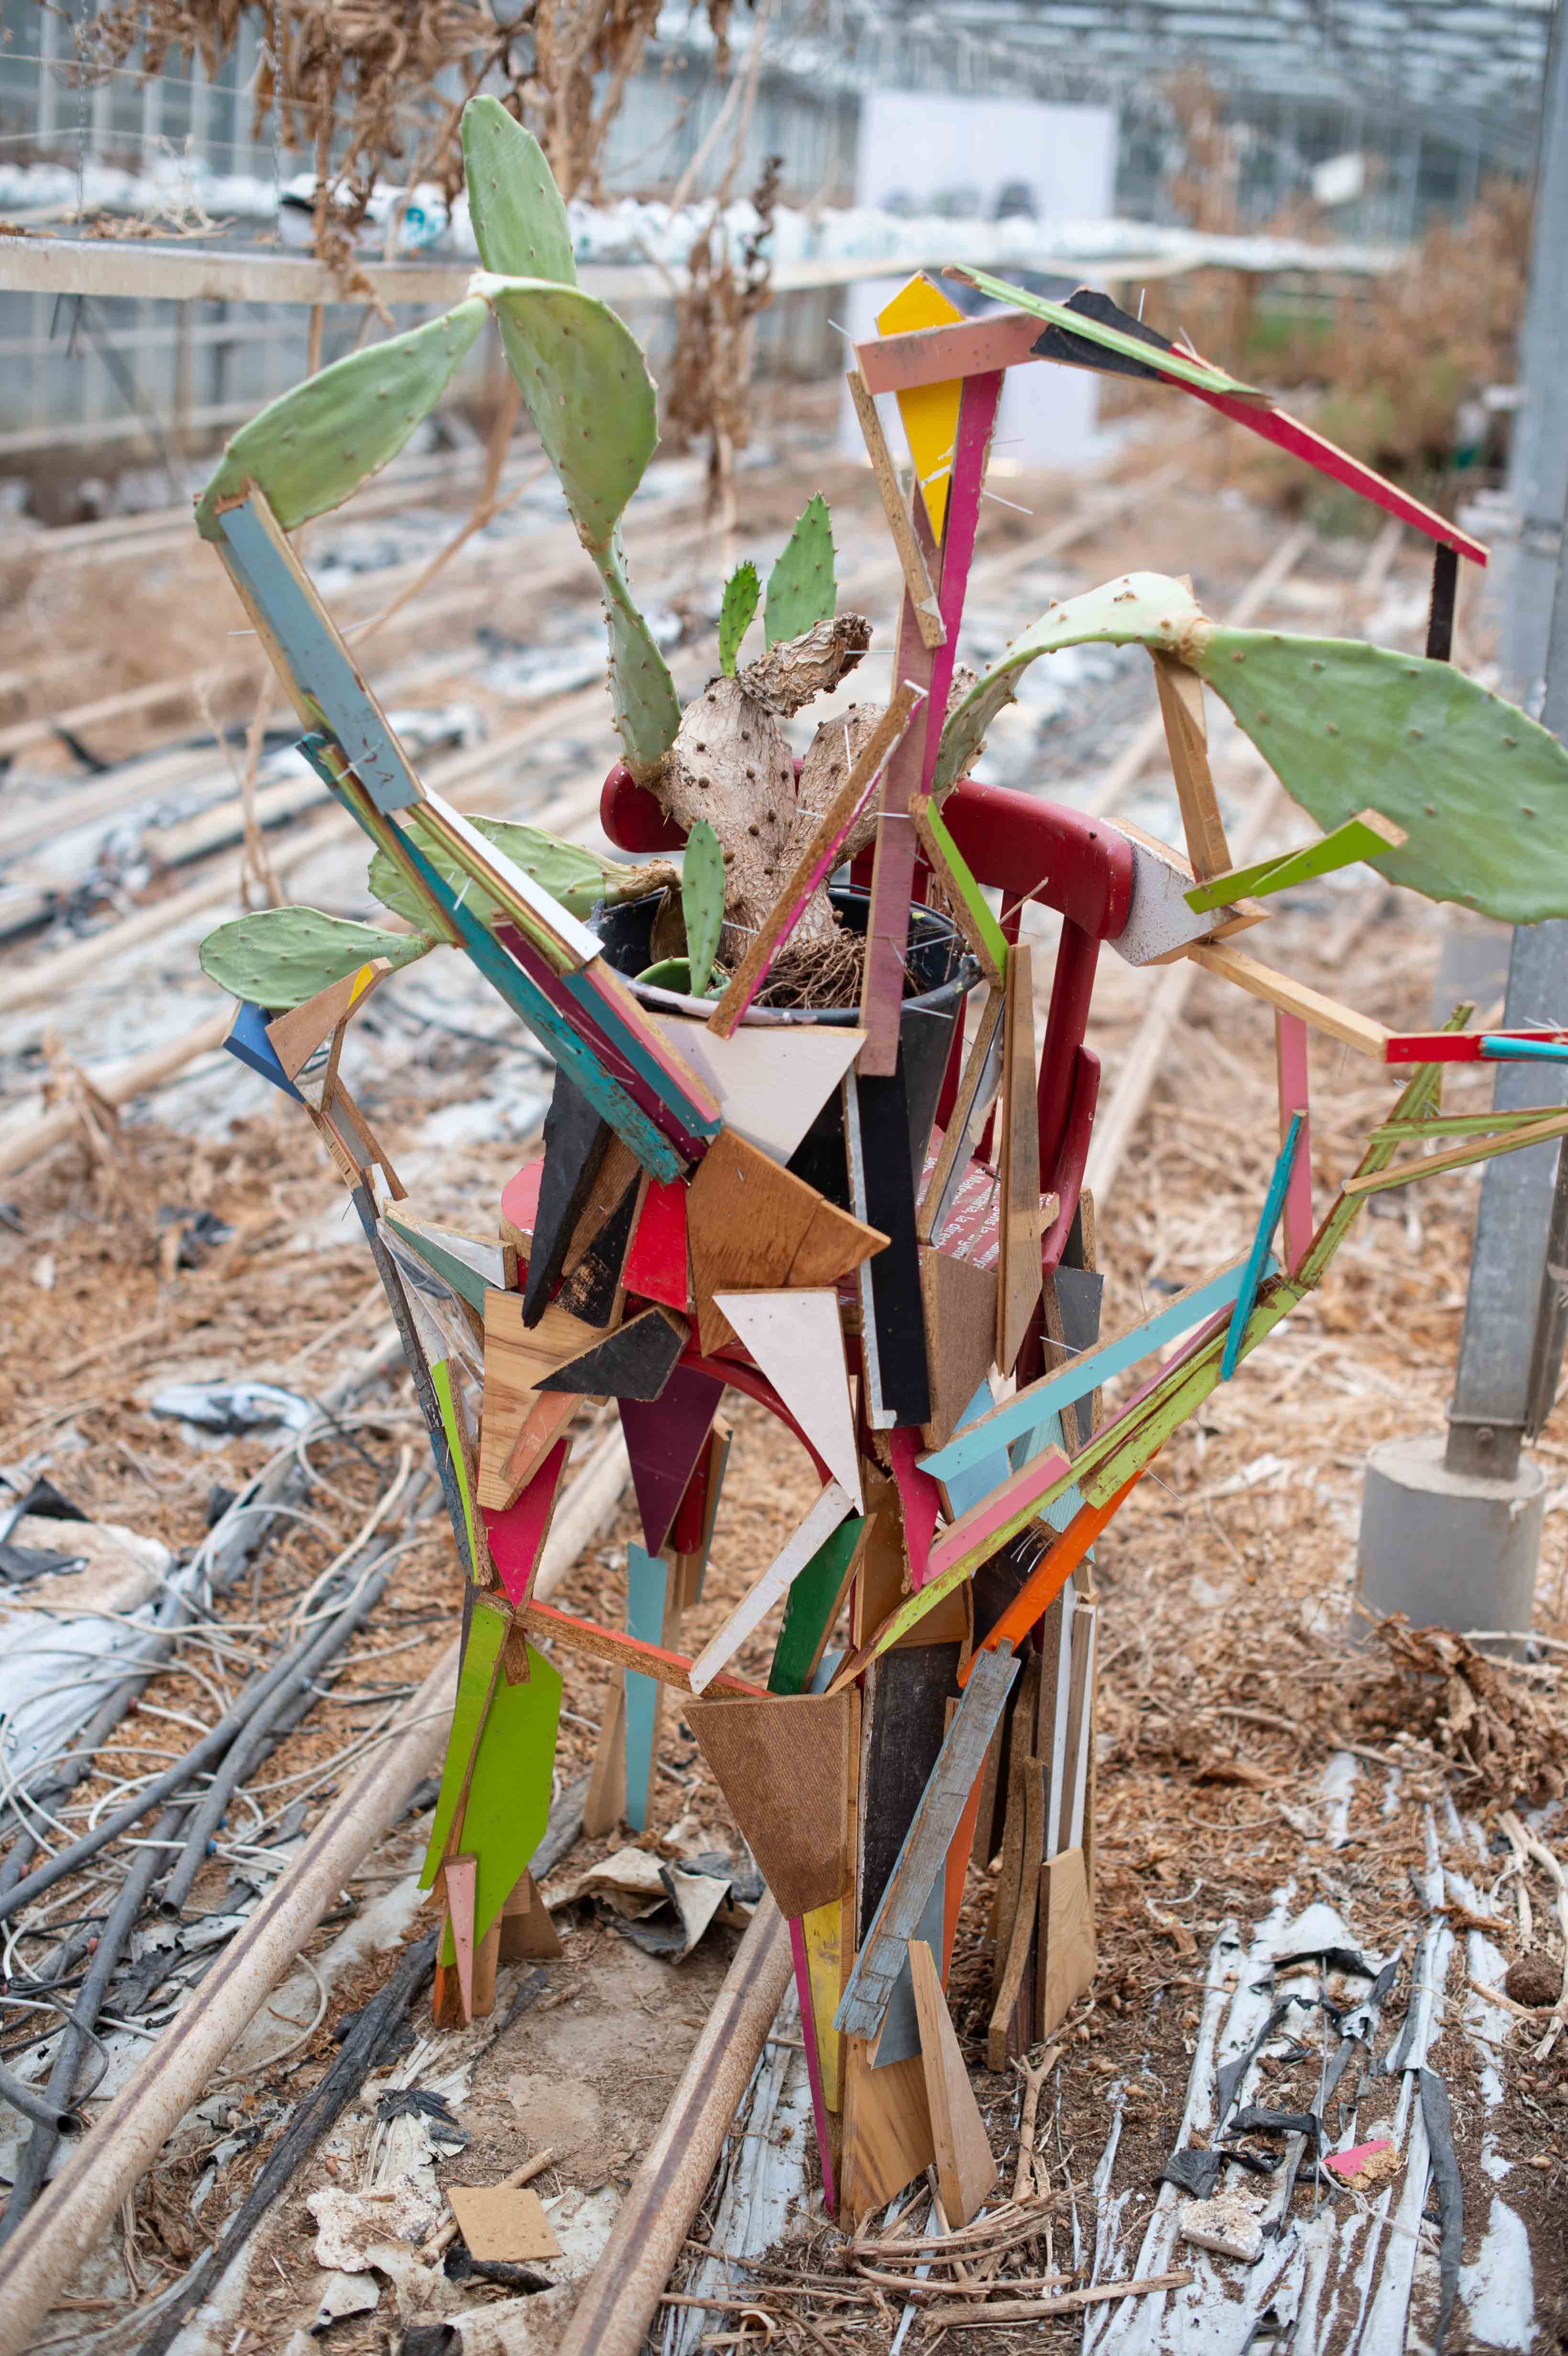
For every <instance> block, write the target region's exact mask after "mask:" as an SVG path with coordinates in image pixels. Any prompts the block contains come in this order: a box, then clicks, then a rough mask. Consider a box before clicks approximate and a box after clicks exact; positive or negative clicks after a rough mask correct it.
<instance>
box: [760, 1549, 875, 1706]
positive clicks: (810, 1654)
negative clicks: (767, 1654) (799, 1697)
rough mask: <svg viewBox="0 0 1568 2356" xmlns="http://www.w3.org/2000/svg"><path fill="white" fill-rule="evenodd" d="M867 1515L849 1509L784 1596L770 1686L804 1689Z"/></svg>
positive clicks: (771, 1689) (772, 1689)
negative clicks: (781, 1622) (845, 1518)
mask: <svg viewBox="0 0 1568 2356" xmlns="http://www.w3.org/2000/svg"><path fill="white" fill-rule="evenodd" d="M867 1519H868V1516H867V1515H864V1514H852V1515H850V1516H849V1519H848V1521H847V1522H840V1523H839V1525H838V1527H837V1529H836V1530H835V1531H834V1533H833V1535H832V1537H830V1538H827V1540H825V1542H824V1543H823V1544H822V1545H821V1546H819V1547H817V1549H816V1553H815V1554H814V1555H813V1556H812V1558H811V1560H810V1561H809V1562H808V1563H807V1564H806V1566H805V1569H804V1570H803V1571H802V1572H801V1574H800V1576H799V1578H798V1579H795V1580H793V1581H792V1582H791V1584H790V1587H789V1590H788V1592H787V1593H786V1595H785V1597H784V1624H783V1626H782V1627H781V1628H780V1630H779V1639H778V1643H777V1644H775V1645H774V1647H773V1667H772V1669H771V1670H770V1671H769V1673H768V1691H769V1692H770V1693H777V1694H798V1693H804V1692H805V1687H806V1679H807V1677H808V1676H809V1675H810V1671H811V1665H812V1662H813V1661H814V1660H815V1659H816V1655H817V1654H818V1652H819V1651H820V1649H821V1647H822V1644H823V1641H824V1639H825V1637H826V1635H827V1619H828V1615H829V1613H830V1612H832V1611H833V1609H834V1606H835V1605H836V1604H837V1601H838V1596H839V1590H841V1589H842V1587H843V1584H844V1574H845V1572H846V1571H847V1570H848V1567H849V1563H850V1560H851V1558H853V1555H854V1552H855V1548H856V1547H858V1546H859V1543H860V1534H861V1532H862V1531H863V1530H864V1528H865V1526H866V1523H867Z"/></svg>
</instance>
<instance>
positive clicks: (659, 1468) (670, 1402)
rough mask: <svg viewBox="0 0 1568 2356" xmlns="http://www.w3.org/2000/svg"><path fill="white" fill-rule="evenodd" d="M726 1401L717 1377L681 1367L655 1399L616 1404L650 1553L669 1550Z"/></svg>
mask: <svg viewBox="0 0 1568 2356" xmlns="http://www.w3.org/2000/svg"><path fill="white" fill-rule="evenodd" d="M723 1396H724V1385H723V1383H722V1381H721V1380H720V1379H719V1378H718V1377H716V1376H712V1375H706V1374H700V1373H699V1372H698V1371H697V1369H696V1368H695V1367H692V1366H677V1368H676V1370H675V1372H674V1374H673V1375H671V1376H670V1377H669V1380H668V1381H667V1383H666V1385H665V1387H664V1388H663V1390H662V1391H661V1392H660V1393H659V1396H658V1398H656V1399H651V1400H645V1399H630V1398H623V1399H619V1400H617V1402H616V1405H617V1408H618V1410H619V1413H620V1418H621V1429H622V1430H623V1431H624V1434H625V1436H626V1454H627V1456H628V1458H629V1459H630V1462H631V1467H632V1488H633V1491H634V1493H635V1497H636V1501H637V1516H638V1519H639V1520H640V1521H641V1523H642V1526H643V1543H644V1545H645V1547H647V1550H648V1552H649V1553H650V1554H659V1553H662V1552H663V1550H664V1547H665V1545H666V1542H667V1539H668V1537H669V1534H670V1530H671V1528H672V1526H673V1525H674V1522H675V1517H676V1515H677V1511H678V1510H679V1506H680V1501H681V1499H682V1497H684V1495H685V1494H686V1489H687V1484H688V1482H689V1481H690V1479H691V1476H692V1473H693V1472H695V1471H696V1469H697V1466H698V1463H699V1461H700V1459H701V1456H702V1452H703V1451H704V1449H705V1448H706V1447H707V1445H708V1437H709V1432H710V1431H711V1430H712V1428H713V1419H714V1417H715V1416H716V1415H717V1413H718V1412H719V1402H720V1399H721V1398H723Z"/></svg>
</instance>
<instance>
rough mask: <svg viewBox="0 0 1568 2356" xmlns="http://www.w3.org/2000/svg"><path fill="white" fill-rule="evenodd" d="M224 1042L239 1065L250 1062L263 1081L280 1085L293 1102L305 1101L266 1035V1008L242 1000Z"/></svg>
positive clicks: (274, 1085)
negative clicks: (236, 1058) (236, 1057)
mask: <svg viewBox="0 0 1568 2356" xmlns="http://www.w3.org/2000/svg"><path fill="white" fill-rule="evenodd" d="M223 1044H224V1045H225V1046H226V1047H227V1048H228V1050H229V1054H230V1055H237V1056H238V1057H239V1059H240V1062H241V1063H242V1064H249V1065H250V1066H251V1070H252V1071H253V1072H260V1074H261V1077H262V1078H263V1079H264V1080H271V1082H272V1086H273V1087H275V1088H282V1090H283V1094H284V1095H285V1096H286V1097H293V1100H294V1102H295V1104H304V1097H303V1096H301V1094H300V1092H299V1090H298V1088H296V1087H295V1086H294V1084H293V1080H291V1079H290V1077H289V1076H288V1074H287V1072H285V1071H284V1069H283V1066H282V1064H280V1063H279V1061H278V1051H277V1049H276V1048H275V1047H274V1046H273V1044H272V1041H271V1040H270V1039H269V1038H268V1036H267V1014H266V1010H265V1008H263V1007H261V1006H253V1005H252V1004H251V1001H250V1000H249V999H246V1000H244V1001H242V1003H241V1005H240V1011H239V1012H238V1013H237V1014H236V1015H235V1017H234V1020H233V1022H232V1023H230V1025H229V1036H228V1038H227V1039H225V1041H224V1042H223Z"/></svg>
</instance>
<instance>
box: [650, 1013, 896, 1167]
mask: <svg viewBox="0 0 1568 2356" xmlns="http://www.w3.org/2000/svg"><path fill="white" fill-rule="evenodd" d="M656 1021H657V1023H658V1025H659V1028H660V1029H661V1030H662V1031H663V1032H664V1033H665V1034H666V1035H667V1037H668V1038H670V1039H672V1040H674V1041H675V1042H676V1044H677V1045H678V1047H679V1049H680V1052H681V1054H682V1055H683V1056H684V1057H685V1059H686V1060H687V1062H688V1063H689V1064H690V1066H691V1067H692V1069H693V1070H694V1071H697V1072H699V1073H700V1074H701V1075H702V1077H703V1079H704V1080H705V1081H706V1083H707V1084H708V1086H709V1088H710V1089H711V1090H712V1092H713V1094H714V1096H715V1097H716V1098H717V1099H718V1101H719V1104H720V1109H721V1111H722V1114H723V1119H724V1126H725V1128H726V1129H729V1130H733V1131H734V1132H735V1134H736V1136H738V1137H743V1138H744V1139H745V1140H746V1141H747V1143H748V1144H750V1145H754V1146H756V1147H757V1148H758V1150H759V1151H761V1152H763V1153H765V1154H766V1155H767V1156H768V1158H769V1160H770V1161H773V1162H787V1161H788V1160H789V1158H790V1156H791V1154H792V1153H793V1152H794V1151H795V1148H796V1146H797V1145H798V1144H799V1143H800V1141H801V1139H802V1138H803V1137H804V1136H805V1132H806V1130H808V1129H809V1128H810V1127H811V1124H812V1122H813V1121H814V1120H815V1119H816V1116H817V1114H818V1113H819V1112H820V1111H821V1109H822V1108H823V1106H824V1105H825V1104H827V1101H828V1099H829V1098H830V1097H832V1095H833V1094H834V1092H835V1090H836V1089H837V1087H838V1083H839V1081H840V1080H841V1079H842V1078H843V1076H844V1074H845V1073H846V1071H848V1067H849V1066H850V1065H851V1064H852V1063H853V1062H854V1060H855V1058H856V1056H857V1055H859V1051H860V1046H861V1043H862V1038H863V1033H860V1032H859V1030H857V1029H855V1028H854V1027H853V1026H852V1025H844V1026H842V1027H841V1026H839V1025H838V1024H837V1023H797V1024H794V1025H785V1024H783V1023H744V1024H742V1025H741V1028H740V1029H739V1030H737V1031H735V1032H733V1033H731V1034H730V1035H729V1036H725V1035H724V1034H722V1033H720V1032H717V1031H715V1030H714V1028H713V1026H712V1023H710V1022H706V1023H705V1022H701V1021H699V1020H696V1019H694V1018H691V1017H688V1016H685V1015H678V1014H662V1013H661V1014H659V1015H658V1016H656Z"/></svg>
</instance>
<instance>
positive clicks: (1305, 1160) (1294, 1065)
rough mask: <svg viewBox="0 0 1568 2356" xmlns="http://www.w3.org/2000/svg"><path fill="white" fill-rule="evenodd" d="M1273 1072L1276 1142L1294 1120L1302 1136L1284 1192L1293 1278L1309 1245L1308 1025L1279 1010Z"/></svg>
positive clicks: (1287, 1253) (1289, 1273)
mask: <svg viewBox="0 0 1568 2356" xmlns="http://www.w3.org/2000/svg"><path fill="white" fill-rule="evenodd" d="M1274 1055H1275V1072H1276V1075H1277V1077H1278V1084H1279V1141H1280V1143H1281V1145H1283V1144H1284V1143H1285V1138H1286V1136H1287V1134H1288V1133H1289V1130H1290V1124H1291V1121H1292V1119H1294V1118H1296V1116H1297V1115H1299V1116H1300V1120H1301V1136H1300V1140H1299V1141H1298V1143H1297V1146H1296V1159H1295V1161H1294V1162H1292V1163H1291V1168H1290V1180H1289V1183H1288V1184H1287V1185H1286V1187H1285V1274H1286V1275H1287V1276H1294V1275H1295V1274H1296V1269H1298V1268H1299V1267H1300V1266H1301V1263H1302V1261H1303V1259H1304V1258H1306V1256H1307V1246H1308V1245H1309V1244H1310V1243H1311V1241H1312V1116H1311V1113H1310V1111H1309V1110H1308V1108H1307V1025H1306V1023H1304V1022H1303V1021H1302V1020H1301V1018H1300V1016H1299V1015H1297V1014H1286V1013H1285V1012H1282V1011H1281V1010H1280V1009H1279V1008H1277V1007H1276V1008H1275V1018H1274Z"/></svg>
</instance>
